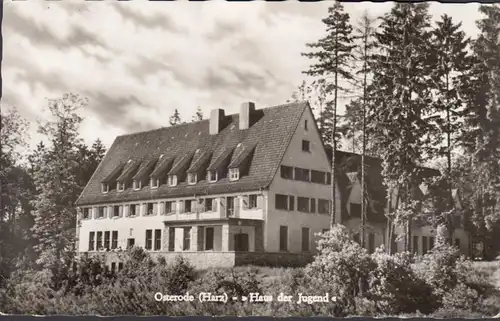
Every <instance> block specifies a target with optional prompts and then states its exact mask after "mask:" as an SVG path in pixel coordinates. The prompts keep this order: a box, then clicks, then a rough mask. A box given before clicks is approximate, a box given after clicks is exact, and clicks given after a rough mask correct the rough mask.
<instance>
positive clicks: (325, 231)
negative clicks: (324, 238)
mask: <svg viewBox="0 0 500 321" xmlns="http://www.w3.org/2000/svg"><path fill="white" fill-rule="evenodd" d="M328 231H329V229H327V228H324V229H323V230H321V233H323V234H325V233H328Z"/></svg>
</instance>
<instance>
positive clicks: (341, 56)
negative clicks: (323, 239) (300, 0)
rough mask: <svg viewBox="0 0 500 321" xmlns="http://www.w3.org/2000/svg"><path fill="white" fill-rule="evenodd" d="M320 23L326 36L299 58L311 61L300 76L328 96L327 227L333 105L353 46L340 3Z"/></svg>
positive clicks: (334, 141) (348, 69) (346, 74)
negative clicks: (309, 78)
mask: <svg viewBox="0 0 500 321" xmlns="http://www.w3.org/2000/svg"><path fill="white" fill-rule="evenodd" d="M322 21H323V23H324V24H325V25H326V31H327V35H326V36H325V37H324V38H321V39H319V40H318V41H317V42H314V43H309V44H307V46H308V47H309V48H311V49H313V50H314V51H313V52H309V53H303V54H302V55H303V56H305V57H307V58H309V59H312V60H314V61H315V63H313V64H311V65H310V67H309V69H308V70H307V71H305V72H304V73H305V74H306V75H309V76H313V77H317V78H319V79H320V80H321V81H322V82H324V83H325V91H326V93H327V94H328V95H329V96H330V97H328V100H327V101H326V102H325V110H324V111H323V113H322V114H321V115H320V122H321V123H322V124H324V126H322V127H320V128H321V129H322V131H323V133H326V135H325V137H323V138H324V143H325V144H326V145H330V146H331V147H332V150H333V152H332V162H331V163H332V170H331V171H332V180H331V182H332V183H331V184H332V196H331V199H332V201H331V202H332V206H331V213H330V215H331V220H330V222H331V226H333V225H334V224H335V217H336V191H335V189H336V188H335V182H336V179H335V177H336V164H335V163H336V161H335V153H336V150H337V107H338V106H337V104H338V97H339V93H340V92H342V91H345V90H347V88H345V87H342V86H340V81H341V80H342V79H343V80H352V78H353V76H352V71H351V66H352V59H353V49H354V47H355V46H354V42H353V35H352V26H351V24H350V22H349V14H348V13H345V12H344V8H343V6H342V4H341V3H340V2H337V1H336V2H335V4H334V5H333V6H331V7H330V8H328V17H326V18H324V19H323V20H322ZM331 96H333V97H331Z"/></svg>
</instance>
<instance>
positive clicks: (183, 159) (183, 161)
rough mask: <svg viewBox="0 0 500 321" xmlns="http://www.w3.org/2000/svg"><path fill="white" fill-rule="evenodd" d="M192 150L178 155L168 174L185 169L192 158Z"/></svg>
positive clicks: (174, 173)
mask: <svg viewBox="0 0 500 321" xmlns="http://www.w3.org/2000/svg"><path fill="white" fill-rule="evenodd" d="M193 156H194V152H190V153H186V154H184V155H179V156H178V157H177V159H176V160H175V163H174V165H173V166H172V169H170V171H169V172H168V175H178V174H180V173H181V172H182V171H184V170H185V169H186V167H187V166H188V165H189V164H190V163H191V160H192V159H193Z"/></svg>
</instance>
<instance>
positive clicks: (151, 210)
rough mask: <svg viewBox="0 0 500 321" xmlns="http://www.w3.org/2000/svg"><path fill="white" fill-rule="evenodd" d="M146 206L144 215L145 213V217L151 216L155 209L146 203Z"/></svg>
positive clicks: (152, 205) (152, 204)
mask: <svg viewBox="0 0 500 321" xmlns="http://www.w3.org/2000/svg"><path fill="white" fill-rule="evenodd" d="M146 206H147V207H146V213H147V214H146V215H153V214H154V208H155V206H154V203H147V205H146Z"/></svg>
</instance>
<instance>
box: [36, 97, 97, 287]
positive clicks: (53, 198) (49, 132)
mask: <svg viewBox="0 0 500 321" xmlns="http://www.w3.org/2000/svg"><path fill="white" fill-rule="evenodd" d="M86 104H87V100H86V99H85V98H82V97H80V96H78V95H74V94H65V95H64V96H63V97H61V98H59V99H52V100H49V110H50V112H51V113H52V116H53V121H49V122H47V123H45V124H43V125H41V126H40V128H39V131H40V132H41V133H42V134H44V135H45V136H46V137H47V139H48V140H49V142H50V144H49V146H48V147H47V148H46V149H45V153H44V154H43V155H41V157H40V162H41V164H40V166H39V167H37V168H36V170H35V172H34V181H35V184H36V187H37V190H38V193H37V195H36V198H35V200H34V202H33V205H34V208H35V224H34V227H33V233H34V235H35V236H36V238H37V240H38V242H39V244H38V245H37V247H36V250H37V252H38V253H39V259H38V263H39V264H40V265H41V266H42V267H44V268H47V269H49V270H50V271H51V273H52V276H53V281H54V284H53V287H54V288H59V287H60V286H61V284H60V282H61V281H62V280H61V279H60V278H59V276H60V274H61V273H63V272H62V271H63V270H64V267H65V266H67V260H68V259H70V258H71V257H72V253H74V250H75V248H74V245H75V237H76V235H75V230H76V222H77V220H76V218H77V212H76V207H75V201H76V200H77V198H78V196H79V195H80V193H81V191H82V189H83V186H82V185H81V183H80V182H79V180H78V169H79V167H80V163H79V161H78V155H79V147H80V146H81V139H80V137H79V133H78V129H79V125H80V123H81V121H82V118H81V117H80V116H79V115H78V110H79V109H80V108H82V107H84V106H85V105H86Z"/></svg>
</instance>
